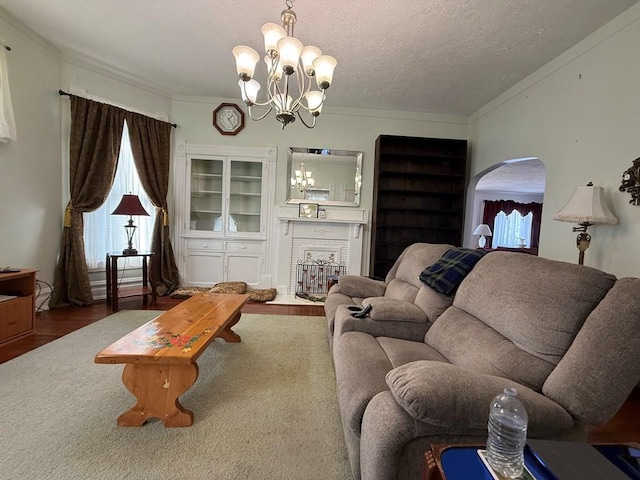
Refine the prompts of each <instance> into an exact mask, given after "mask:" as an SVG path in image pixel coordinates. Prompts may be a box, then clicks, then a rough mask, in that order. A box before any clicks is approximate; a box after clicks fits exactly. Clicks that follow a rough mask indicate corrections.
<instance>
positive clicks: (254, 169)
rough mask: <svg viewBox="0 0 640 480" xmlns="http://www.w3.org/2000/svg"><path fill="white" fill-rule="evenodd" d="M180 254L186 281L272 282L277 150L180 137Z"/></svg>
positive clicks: (196, 283) (195, 283) (209, 283)
mask: <svg viewBox="0 0 640 480" xmlns="http://www.w3.org/2000/svg"><path fill="white" fill-rule="evenodd" d="M176 159H177V161H176V164H177V167H178V168H177V169H176V182H175V184H176V185H177V187H178V188H177V191H176V198H178V199H179V202H178V208H177V216H178V227H179V228H178V237H179V238H180V240H179V242H178V250H179V252H178V255H177V258H178V259H179V268H180V274H181V277H182V284H183V285H184V286H201V287H210V286H213V285H214V284H216V283H218V282H222V281H243V282H246V283H247V284H248V285H249V286H251V287H254V288H262V287H270V286H271V285H270V284H269V285H267V283H270V280H269V275H268V273H269V272H267V271H266V269H265V265H267V264H268V262H267V261H266V256H267V254H268V251H269V250H268V248H267V244H268V242H269V230H270V221H269V219H270V215H271V204H272V203H273V200H272V197H273V192H272V191H271V190H272V189H270V183H269V180H270V179H272V178H273V176H274V173H275V160H276V149H275V147H269V148H254V147H223V146H214V145H190V144H187V143H186V142H184V141H182V142H178V151H177V154H176Z"/></svg>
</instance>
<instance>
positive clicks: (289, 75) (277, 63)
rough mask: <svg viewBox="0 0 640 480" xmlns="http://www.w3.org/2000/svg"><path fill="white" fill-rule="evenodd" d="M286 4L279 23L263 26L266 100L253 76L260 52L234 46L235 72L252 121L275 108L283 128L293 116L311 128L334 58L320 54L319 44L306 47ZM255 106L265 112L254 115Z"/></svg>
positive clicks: (289, 1) (328, 83) (289, 3)
mask: <svg viewBox="0 0 640 480" xmlns="http://www.w3.org/2000/svg"><path fill="white" fill-rule="evenodd" d="M286 5H287V9H286V10H284V11H283V12H282V26H280V25H277V24H275V23H265V24H264V25H263V26H262V35H263V37H264V50H265V53H266V55H265V57H264V61H265V63H266V66H267V75H266V79H265V85H266V88H265V95H266V100H265V101H263V102H259V101H258V94H259V91H260V89H261V85H260V83H259V82H258V81H257V80H255V79H254V78H253V77H254V75H255V71H256V66H257V65H258V63H259V60H260V55H259V54H258V52H256V51H255V50H254V49H253V48H251V47H247V46H245V45H239V46H237V47H235V48H234V49H233V56H234V57H235V59H236V71H237V73H238V77H240V80H239V81H238V85H239V86H240V91H241V94H242V101H243V102H244V103H245V104H246V105H247V107H248V110H249V117H250V118H251V119H252V120H262V119H263V118H265V117H266V116H267V115H268V114H269V113H270V112H271V111H275V117H276V119H277V120H278V121H279V122H280V123H282V128H284V127H285V126H287V125H288V124H289V123H291V122H294V121H295V119H296V118H299V119H300V121H301V122H302V123H303V124H304V125H305V126H306V127H308V128H313V127H315V125H316V118H317V117H318V115H320V112H321V111H322V105H323V104H324V100H325V98H326V97H325V91H326V90H327V89H328V88H329V87H330V86H331V82H332V81H333V71H334V69H335V67H336V65H337V61H336V59H335V58H333V57H330V56H329V55H323V54H322V51H321V50H320V49H319V48H318V47H314V46H310V45H309V46H306V47H305V46H304V45H303V44H302V42H300V40H298V39H297V38H295V37H294V36H293V26H294V24H295V23H296V20H297V17H296V14H295V12H294V11H293V10H292V7H293V0H286ZM314 78H315V81H314ZM314 83H315V85H314ZM316 88H317V89H316ZM256 106H257V107H265V108H266V111H265V112H263V113H262V114H259V115H254V111H253V108H254V107H256ZM305 111H306V112H308V113H307V115H309V116H310V117H311V122H307V121H305V119H304V117H303V116H302V112H305Z"/></svg>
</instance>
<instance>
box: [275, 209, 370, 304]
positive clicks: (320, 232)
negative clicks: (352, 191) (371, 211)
mask: <svg viewBox="0 0 640 480" xmlns="http://www.w3.org/2000/svg"><path fill="white" fill-rule="evenodd" d="M278 213H279V215H278V218H279V220H280V226H281V229H280V235H279V238H278V243H279V253H278V255H279V258H280V259H281V260H282V259H288V268H287V271H285V270H279V273H278V292H279V293H282V294H296V296H299V295H298V294H299V293H301V294H302V295H310V296H317V295H319V296H322V295H325V294H326V293H327V286H328V282H329V281H330V280H331V279H328V278H327V277H329V276H331V277H333V276H339V275H345V274H351V275H361V274H362V251H363V245H364V244H363V241H364V238H363V237H364V236H363V235H362V226H363V225H366V224H367V220H366V219H367V211H365V210H347V209H340V208H330V207H327V208H326V217H325V218H313V219H308V218H299V217H298V209H297V208H294V207H291V206H286V207H280V209H279V212H278ZM279 264H280V265H281V267H282V268H285V265H286V263H284V262H282V261H280V262H279ZM327 266H329V267H330V268H329V270H327ZM304 268H306V272H305V270H304ZM336 271H338V273H335V272H336ZM329 272H331V274H329ZM312 273H313V279H311V274H312ZM305 275H307V276H305ZM300 282H302V283H300Z"/></svg>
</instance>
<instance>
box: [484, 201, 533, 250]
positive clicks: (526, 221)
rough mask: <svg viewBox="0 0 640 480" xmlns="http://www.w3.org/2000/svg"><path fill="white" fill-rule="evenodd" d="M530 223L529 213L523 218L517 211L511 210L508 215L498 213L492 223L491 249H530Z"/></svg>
mask: <svg viewBox="0 0 640 480" xmlns="http://www.w3.org/2000/svg"><path fill="white" fill-rule="evenodd" d="M532 221H533V213H531V212H529V213H528V214H527V215H525V216H524V217H523V216H522V215H521V214H520V212H518V211H517V210H513V211H512V212H511V213H510V214H509V215H506V214H505V213H504V212H499V213H498V214H497V215H496V217H495V219H494V223H493V243H492V245H493V248H497V247H520V248H530V247H531V223H532Z"/></svg>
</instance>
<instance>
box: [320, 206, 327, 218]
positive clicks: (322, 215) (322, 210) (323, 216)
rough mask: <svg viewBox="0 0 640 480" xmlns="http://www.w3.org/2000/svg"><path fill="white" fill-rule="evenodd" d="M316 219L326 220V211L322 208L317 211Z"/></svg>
mask: <svg viewBox="0 0 640 480" xmlns="http://www.w3.org/2000/svg"><path fill="white" fill-rule="evenodd" d="M318 218H322V219H325V218H327V211H326V210H325V209H324V208H320V209H318Z"/></svg>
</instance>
